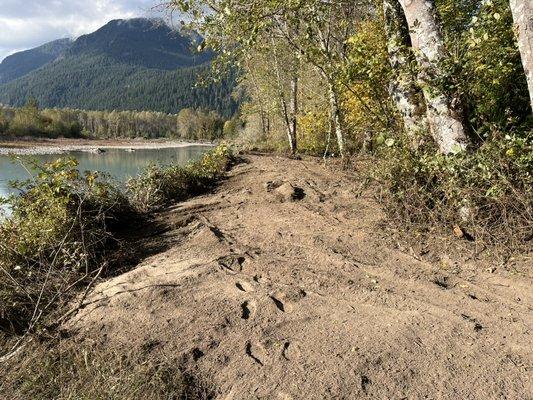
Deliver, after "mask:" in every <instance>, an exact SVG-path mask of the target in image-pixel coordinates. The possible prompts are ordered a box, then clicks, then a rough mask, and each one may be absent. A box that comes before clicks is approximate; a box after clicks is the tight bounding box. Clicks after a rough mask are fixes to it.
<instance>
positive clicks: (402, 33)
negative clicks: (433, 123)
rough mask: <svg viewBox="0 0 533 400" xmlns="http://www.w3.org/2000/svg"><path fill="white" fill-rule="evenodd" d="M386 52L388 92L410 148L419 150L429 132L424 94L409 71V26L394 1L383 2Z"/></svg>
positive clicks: (413, 74) (410, 54)
mask: <svg viewBox="0 0 533 400" xmlns="http://www.w3.org/2000/svg"><path fill="white" fill-rule="evenodd" d="M383 10H384V15H385V30H386V33H387V49H388V53H389V61H390V64H391V67H392V70H393V74H394V79H393V82H391V85H390V93H391V96H392V98H393V100H394V102H395V104H396V108H397V109H398V111H399V112H400V114H401V115H402V118H403V123H404V127H405V132H406V134H407V137H408V139H409V142H410V143H411V147H413V148H415V149H416V148H418V146H419V144H420V141H421V139H422V136H423V135H424V134H425V133H426V132H427V131H428V130H429V124H428V120H427V118H426V105H425V103H424V94H423V93H422V90H421V89H420V88H419V87H418V86H417V83H416V81H417V77H416V73H415V72H414V71H413V70H412V64H413V61H414V54H413V52H412V51H411V49H410V48H411V41H410V38H409V27H408V26H407V21H406V20H405V16H404V13H403V11H402V7H401V5H400V3H398V1H397V0H383Z"/></svg>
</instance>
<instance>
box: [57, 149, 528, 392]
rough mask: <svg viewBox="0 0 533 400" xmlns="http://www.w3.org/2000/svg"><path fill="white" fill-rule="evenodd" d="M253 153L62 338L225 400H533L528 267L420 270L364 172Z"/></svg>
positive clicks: (172, 216)
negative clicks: (175, 374)
mask: <svg viewBox="0 0 533 400" xmlns="http://www.w3.org/2000/svg"><path fill="white" fill-rule="evenodd" d="M247 159H248V163H245V164H241V165H239V166H237V167H235V168H234V169H233V170H232V171H231V172H230V173H229V177H228V179H227V181H225V182H224V183H222V184H221V185H220V186H219V187H218V188H217V189H216V190H215V192H214V193H213V194H210V195H207V196H203V197H198V198H195V199H193V200H191V201H187V202H185V203H181V204H179V205H177V206H175V207H173V208H170V209H168V210H166V211H165V212H164V213H162V214H161V215H160V216H159V220H160V223H161V224H162V225H163V226H164V229H163V230H162V231H161V232H159V233H157V235H154V236H153V237H151V238H145V239H143V245H144V246H146V245H147V244H148V245H150V246H153V247H154V248H157V249H158V250H157V251H155V254H154V255H152V256H150V257H148V258H147V259H145V260H144V261H143V262H142V263H141V264H140V265H139V266H138V268H136V269H135V270H133V271H131V272H128V273H126V274H124V275H121V276H118V277H116V278H113V279H111V280H109V281H107V282H105V283H103V284H100V285H99V286H97V287H96V288H95V290H94V292H93V293H92V294H91V295H90V296H89V298H88V300H87V302H88V304H87V306H86V307H85V308H84V309H83V310H81V311H80V313H79V314H78V315H77V316H76V317H75V318H74V319H73V320H71V321H70V322H69V323H68V326H67V329H69V330H70V331H71V333H74V334H75V336H76V337H79V338H86V339H88V340H94V341H96V342H99V343H102V344H103V345H105V346H109V347H114V348H127V349H128V350H131V349H133V350H138V351H139V352H150V353H151V354H153V355H154V356H155V357H164V358H165V359H175V360H176V362H177V363H178V362H179V363H183V365H184V366H185V367H187V368H190V370H192V371H194V372H195V373H196V374H198V375H199V376H200V377H202V379H203V380H204V381H206V382H208V383H210V384H211V385H212V386H213V387H214V388H215V389H216V392H217V393H218V397H217V398H219V399H225V400H230V399H356V398H357V399H359V398H369V399H520V400H523V399H532V398H533V389H532V382H531V366H532V363H533V352H532V350H533V342H532V332H531V328H532V325H533V312H532V300H533V290H532V279H531V266H532V264H531V259H527V258H526V259H525V260H523V262H522V264H521V265H522V268H518V269H517V268H515V269H513V270H509V269H503V268H496V270H494V269H493V268H489V269H490V270H491V271H492V272H487V271H486V267H487V265H486V264H483V265H479V264H478V263H476V262H474V261H469V262H464V261H461V262H458V261H453V260H452V258H450V257H448V256H444V255H442V257H440V258H439V261H438V262H429V261H424V259H423V258H421V257H418V256H417V255H416V254H409V252H405V251H401V250H400V249H398V248H397V246H395V245H392V244H391V241H390V240H389V239H388V238H387V235H386V234H385V232H384V230H383V228H382V220H383V218H384V215H383V213H382V212H381V211H380V208H379V206H378V204H377V203H376V202H375V201H374V199H373V198H372V196H371V195H370V194H365V193H364V192H363V194H362V195H360V196H358V192H359V188H360V183H359V182H358V180H357V175H356V174H355V173H341V172H335V171H334V170H332V169H328V168H326V167H324V166H323V165H322V164H320V162H319V161H317V160H305V161H295V160H288V159H284V158H277V157H270V156H268V157H266V156H265V157H263V156H247ZM162 232H163V233H162ZM145 236H148V235H145Z"/></svg>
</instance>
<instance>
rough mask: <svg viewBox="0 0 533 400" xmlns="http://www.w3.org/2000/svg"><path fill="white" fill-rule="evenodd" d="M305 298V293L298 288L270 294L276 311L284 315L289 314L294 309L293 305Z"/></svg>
mask: <svg viewBox="0 0 533 400" xmlns="http://www.w3.org/2000/svg"><path fill="white" fill-rule="evenodd" d="M306 296H307V293H306V292H305V291H304V290H303V289H300V288H293V289H289V291H288V292H282V291H278V292H275V293H272V294H271V295H270V298H271V299H272V301H273V302H274V304H275V306H276V307H277V309H278V310H280V311H281V312H284V313H290V312H292V311H293V309H294V304H296V303H297V302H299V301H300V300H302V299H303V298H304V297H306Z"/></svg>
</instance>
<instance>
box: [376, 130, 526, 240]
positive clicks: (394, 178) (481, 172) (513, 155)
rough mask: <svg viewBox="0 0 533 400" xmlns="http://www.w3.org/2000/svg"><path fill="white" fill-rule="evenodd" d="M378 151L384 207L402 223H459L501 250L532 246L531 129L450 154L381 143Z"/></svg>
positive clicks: (422, 224)
mask: <svg viewBox="0 0 533 400" xmlns="http://www.w3.org/2000/svg"><path fill="white" fill-rule="evenodd" d="M389 144H390V143H389ZM382 152H383V153H385V154H382V155H383V157H381V160H380V163H379V167H378V169H377V174H378V177H379V180H380V181H381V182H382V184H383V187H384V194H385V196H384V197H383V199H384V201H385V205H386V210H387V212H388V214H389V215H390V216H392V217H393V218H395V219H397V220H400V221H401V222H402V224H405V223H408V224H414V225H415V226H420V227H424V228H428V227H438V226H444V227H449V228H451V227H454V226H458V227H460V228H461V230H462V231H464V232H465V233H466V234H469V235H470V236H472V237H473V239H475V240H476V241H477V242H480V243H485V244H498V245H502V246H504V247H505V249H506V250H515V249H517V248H519V247H522V246H531V240H532V239H533V136H532V134H531V133H530V134H528V135H525V136H524V137H519V136H511V135H507V136H505V137H503V138H500V139H498V140H494V141H490V142H486V143H485V144H483V145H482V146H481V148H479V149H478V150H477V151H475V152H473V153H466V152H465V153H461V154H458V155H455V156H443V155H440V154H436V153H433V152H431V151H428V150H420V151H419V152H413V151H410V150H406V149H405V148H402V147H401V146H399V145H392V146H391V147H387V146H384V147H383V150H382Z"/></svg>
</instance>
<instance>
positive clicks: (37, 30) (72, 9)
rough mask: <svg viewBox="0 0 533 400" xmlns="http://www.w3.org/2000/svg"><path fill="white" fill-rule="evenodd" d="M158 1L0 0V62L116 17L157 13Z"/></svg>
mask: <svg viewBox="0 0 533 400" xmlns="http://www.w3.org/2000/svg"><path fill="white" fill-rule="evenodd" d="M156 4H158V0H0V27H1V28H0V61H1V60H3V59H4V58H5V57H6V56H8V55H9V54H12V53H15V52H17V51H21V50H26V49H30V48H32V47H36V46H39V45H41V44H43V43H46V42H49V41H51V40H55V39H61V38H66V37H77V36H80V35H83V34H85V33H89V32H93V31H95V30H96V29H98V28H99V27H101V26H102V25H104V24H105V23H106V22H108V21H110V20H112V19H117V18H131V17H139V16H157V12H155V11H153V10H152V8H153V7H154V5H156Z"/></svg>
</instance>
